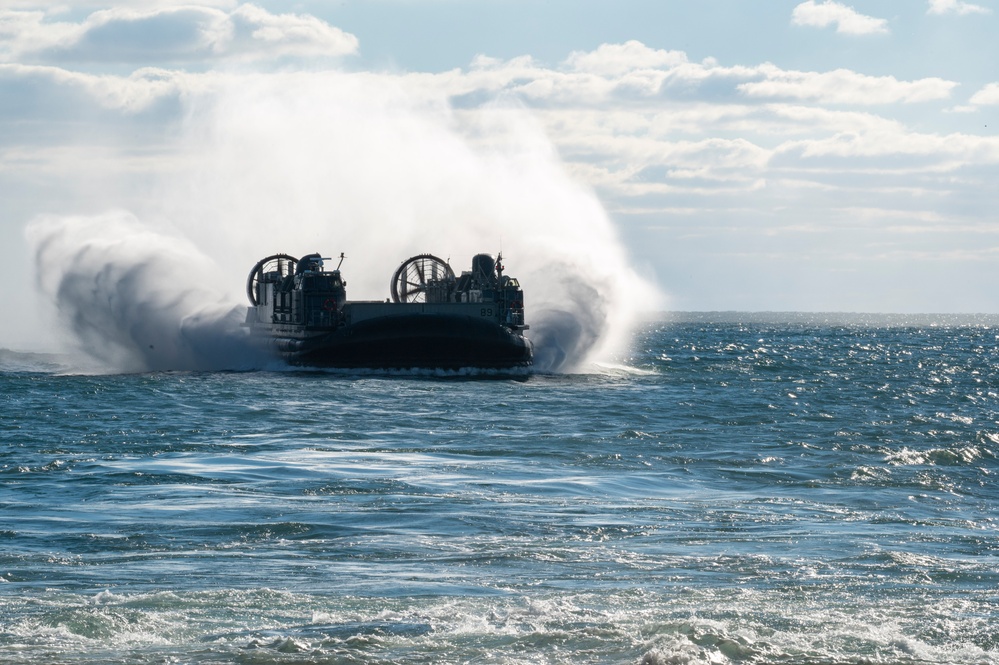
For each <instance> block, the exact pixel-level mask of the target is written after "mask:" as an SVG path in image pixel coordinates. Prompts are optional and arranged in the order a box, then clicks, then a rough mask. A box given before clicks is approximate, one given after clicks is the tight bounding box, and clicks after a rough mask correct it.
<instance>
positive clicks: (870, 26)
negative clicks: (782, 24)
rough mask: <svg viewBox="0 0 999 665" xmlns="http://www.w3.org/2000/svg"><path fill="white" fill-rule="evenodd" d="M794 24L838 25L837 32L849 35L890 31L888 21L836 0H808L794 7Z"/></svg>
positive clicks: (821, 26) (792, 19)
mask: <svg viewBox="0 0 999 665" xmlns="http://www.w3.org/2000/svg"><path fill="white" fill-rule="evenodd" d="M791 23H793V24H794V25H801V26H808V27H814V28H827V27H829V26H831V25H835V26H836V32H840V33H843V34H847V35H872V34H884V33H887V32H888V21H886V20H885V19H883V18H875V17H873V16H866V15H864V14H861V13H859V12H858V11H857V10H855V9H854V8H853V7H848V6H846V5H844V4H841V3H839V2H834V0H823V2H815V0H807V2H803V3H801V4H800V5H798V6H797V7H795V8H794V12H793V13H792V15H791Z"/></svg>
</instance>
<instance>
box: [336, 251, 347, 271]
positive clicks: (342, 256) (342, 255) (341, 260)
mask: <svg viewBox="0 0 999 665" xmlns="http://www.w3.org/2000/svg"><path fill="white" fill-rule="evenodd" d="M345 258H347V257H346V256H344V254H343V252H340V263H338V264H336V269H337V270H339V269H340V266H342V265H343V260H344V259H345Z"/></svg>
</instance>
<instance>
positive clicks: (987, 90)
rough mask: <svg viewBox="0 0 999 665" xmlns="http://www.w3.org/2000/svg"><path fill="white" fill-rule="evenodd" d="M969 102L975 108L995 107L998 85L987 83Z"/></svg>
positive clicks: (998, 94) (997, 102)
mask: <svg viewBox="0 0 999 665" xmlns="http://www.w3.org/2000/svg"><path fill="white" fill-rule="evenodd" d="M970 102H971V103H972V104H973V105H975V106H995V105H996V104H999V83H989V84H988V85H986V86H985V87H983V88H982V89H981V90H979V91H978V92H976V93H975V94H974V95H972V96H971V100H970Z"/></svg>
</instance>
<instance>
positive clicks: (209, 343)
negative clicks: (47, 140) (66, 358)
mask: <svg viewBox="0 0 999 665" xmlns="http://www.w3.org/2000/svg"><path fill="white" fill-rule="evenodd" d="M27 236H28V241H29V243H30V244H31V245H32V246H33V247H34V250H35V259H36V260H35V265H36V270H37V281H38V284H39V286H40V288H41V290H42V291H43V292H44V293H45V294H47V295H49V296H50V297H51V298H52V299H53V301H54V303H55V305H56V307H57V309H58V311H59V314H60V317H61V319H62V320H63V321H64V322H65V323H66V324H67V326H68V329H69V332H71V333H72V335H73V337H74V339H75V342H76V344H77V345H78V346H79V347H80V349H81V350H83V351H84V352H86V353H87V354H88V355H90V356H92V357H93V358H95V359H97V360H99V361H101V362H102V363H104V364H106V365H108V366H109V367H111V368H113V369H116V370H122V371H144V370H209V369H245V368H249V367H254V366H261V365H262V364H264V363H266V361H267V359H266V357H265V356H263V355H262V353H261V352H259V351H258V350H256V349H255V348H254V347H253V346H252V345H251V343H250V340H249V338H248V336H247V333H246V331H245V330H243V329H241V327H240V322H241V320H242V316H243V311H244V310H243V309H242V308H241V307H234V306H233V305H232V303H231V302H227V301H226V300H225V298H224V297H222V296H221V295H220V294H219V293H218V292H216V291H214V290H213V289H212V288H211V287H212V285H213V284H214V283H215V279H216V278H217V272H218V271H217V267H216V266H214V265H213V264H212V262H211V261H210V260H208V258H207V257H205V256H204V255H203V254H201V252H199V251H198V250H197V249H196V248H195V247H193V246H192V245H191V244H190V243H188V242H187V241H185V240H183V239H181V238H177V237H173V236H169V235H165V234H161V233H158V232H156V231H153V230H152V229H151V228H149V227H148V226H145V225H143V224H142V223H140V222H139V220H138V219H136V218H135V217H134V216H132V215H130V214H129V213H125V212H112V213H107V214H104V215H99V216H94V217H52V216H49V217H40V218H38V219H36V220H34V221H33V222H32V223H31V224H30V225H29V226H28V229H27Z"/></svg>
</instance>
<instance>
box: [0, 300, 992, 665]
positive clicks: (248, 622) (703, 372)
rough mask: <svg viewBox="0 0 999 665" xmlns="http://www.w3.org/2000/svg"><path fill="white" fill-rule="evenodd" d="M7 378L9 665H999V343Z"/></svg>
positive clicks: (10, 357) (824, 336) (978, 334)
mask: <svg viewBox="0 0 999 665" xmlns="http://www.w3.org/2000/svg"><path fill="white" fill-rule="evenodd" d="M74 360H75V359H72V358H67V357H64V356H54V355H42V354H27V353H18V352H14V351H3V352H0V398H2V403H0V520H2V521H0V545H2V547H0V662H3V663H6V664H17V665H20V664H25V665H27V664H31V665H36V664H50V663H68V664H81V665H82V664H91V663H134V664H150V665H151V664H166V663H193V664H199V665H207V664H210V663H211V664H214V663H246V664H254V665H257V664H260V665H266V664H271V663H274V664H279V663H280V664H283V663H288V664H292V663H294V664H296V665H297V664H306V663H344V664H355V663H356V664H369V663H370V664H375V663H378V664H383V663H399V664H409V663H412V664H430V663H434V664H436V663H477V664H479V663H481V664H497V665H499V664H522V663H523V664H528V663H530V664H535V663H565V664H573V665H575V664H581V663H630V664H634V665H638V664H645V665H666V664H686V663H691V664H692V663H714V664H718V663H773V664H781V665H784V664H798V663H801V664H804V663H823V664H841V663H857V664H860V663H969V664H970V663H976V664H977V663H999V320H996V317H992V318H991V319H989V318H983V319H976V318H975V317H963V318H953V317H952V318H946V317H923V318H922V319H911V318H906V317H887V316H881V317H870V316H868V317H864V316H853V317H851V316H823V315H769V316H764V315H748V314H747V315H740V314H702V315H695V314H688V315H683V316H678V315H674V316H669V317H664V318H662V319H656V320H650V321H647V322H645V323H643V324H642V325H641V326H640V327H639V328H638V329H637V330H636V332H635V335H634V340H633V348H632V349H631V351H630V352H628V353H626V354H624V355H622V356H621V357H620V358H618V359H616V360H615V362H613V363H605V364H602V365H593V366H589V367H587V368H584V371H583V372H582V373H578V374H534V375H523V376H513V377H502V376H491V375H486V376H480V375H465V374H458V375H437V374H434V373H423V374H420V373H411V374H387V375H386V374H377V373H367V374H365V373H336V372H320V371H301V370H288V371H269V372H205V373H199V372H158V373H144V374H106V373H94V372H86V373H81V372H80V371H79V370H78V369H77V368H75V364H74Z"/></svg>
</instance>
